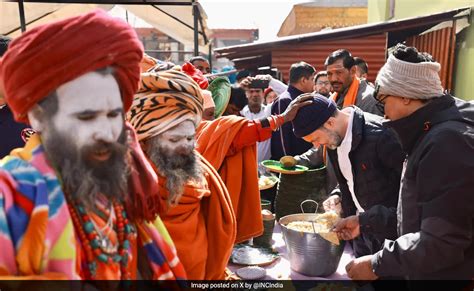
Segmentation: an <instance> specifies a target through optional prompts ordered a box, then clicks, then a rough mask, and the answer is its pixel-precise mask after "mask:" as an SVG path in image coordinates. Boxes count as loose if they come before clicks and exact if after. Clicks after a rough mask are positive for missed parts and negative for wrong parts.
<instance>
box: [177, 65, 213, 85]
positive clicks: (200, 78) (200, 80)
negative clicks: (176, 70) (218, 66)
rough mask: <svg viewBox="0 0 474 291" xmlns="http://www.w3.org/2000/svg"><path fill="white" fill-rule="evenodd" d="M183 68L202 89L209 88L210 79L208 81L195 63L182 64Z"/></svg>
mask: <svg viewBox="0 0 474 291" xmlns="http://www.w3.org/2000/svg"><path fill="white" fill-rule="evenodd" d="M181 69H182V70H183V72H184V73H185V74H186V75H188V76H190V77H191V78H192V79H193V80H194V81H195V82H196V83H197V84H198V85H199V87H200V88H201V89H207V87H208V86H209V81H207V79H206V77H204V75H203V74H202V72H201V71H199V70H198V69H196V67H195V66H193V64H191V63H189V62H186V63H184V65H183V66H181Z"/></svg>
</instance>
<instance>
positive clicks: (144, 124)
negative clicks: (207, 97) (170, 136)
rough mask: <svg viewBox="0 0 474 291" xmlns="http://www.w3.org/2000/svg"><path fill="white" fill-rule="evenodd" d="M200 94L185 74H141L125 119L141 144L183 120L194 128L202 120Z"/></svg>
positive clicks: (164, 72) (198, 89) (201, 99)
mask: <svg viewBox="0 0 474 291" xmlns="http://www.w3.org/2000/svg"><path fill="white" fill-rule="evenodd" d="M202 106H203V97H202V91H201V89H200V88H199V86H198V85H197V84H196V82H194V81H193V79H191V77H189V76H187V75H186V74H185V73H183V72H180V71H176V70H167V71H160V72H148V73H142V74H141V82H140V89H139V90H138V93H137V94H135V97H134V99H133V104H132V107H131V108H130V111H128V113H127V119H128V121H129V122H130V124H131V125H132V126H133V128H135V130H136V132H137V135H138V140H140V141H142V140H145V139H147V138H149V137H153V136H156V135H159V134H160V133H163V132H165V131H167V130H169V129H170V128H172V127H174V126H176V125H178V124H180V123H181V122H183V121H185V120H191V121H192V122H193V123H194V124H195V125H196V126H197V125H198V124H199V122H200V121H201V117H202V110H203V109H202Z"/></svg>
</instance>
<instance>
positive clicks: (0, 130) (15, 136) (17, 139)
mask: <svg viewBox="0 0 474 291" xmlns="http://www.w3.org/2000/svg"><path fill="white" fill-rule="evenodd" d="M25 128H27V125H26V124H23V123H18V122H16V121H15V120H14V119H13V114H12V112H11V111H10V108H8V106H3V107H2V108H0V159H1V158H3V157H4V156H6V155H8V154H9V153H10V151H11V150H13V149H15V148H21V147H23V146H24V145H25V142H24V141H23V139H22V138H21V132H22V130H23V129H25Z"/></svg>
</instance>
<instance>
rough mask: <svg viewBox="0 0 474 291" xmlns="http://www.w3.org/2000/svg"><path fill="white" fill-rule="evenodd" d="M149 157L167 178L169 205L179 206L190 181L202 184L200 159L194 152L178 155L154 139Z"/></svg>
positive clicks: (151, 142)
mask: <svg viewBox="0 0 474 291" xmlns="http://www.w3.org/2000/svg"><path fill="white" fill-rule="evenodd" d="M147 155H148V157H149V158H150V160H151V161H152V162H153V163H154V164H155V166H156V167H157V169H158V171H159V172H160V175H162V176H164V177H166V188H167V190H168V193H169V197H168V204H169V205H176V204H178V202H179V200H180V198H181V196H182V195H183V193H184V186H185V185H186V184H187V183H189V182H190V181H194V182H197V183H200V182H201V181H202V179H203V175H202V174H203V173H202V169H201V165H200V164H199V157H198V156H197V155H196V153H195V152H194V151H193V152H191V154H188V155H181V154H177V153H174V152H173V151H172V150H168V149H166V148H163V147H162V146H160V145H159V142H158V141H157V140H156V139H154V138H152V139H151V140H150V143H149V146H148V150H147Z"/></svg>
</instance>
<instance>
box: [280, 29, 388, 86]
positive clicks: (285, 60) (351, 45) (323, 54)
mask: <svg viewBox="0 0 474 291" xmlns="http://www.w3.org/2000/svg"><path fill="white" fill-rule="evenodd" d="M385 47H386V35H385V33H381V34H378V35H372V36H366V37H362V38H359V39H357V41H354V39H341V40H332V41H325V42H319V43H314V42H313V43H305V44H302V45H299V46H298V49H291V46H290V45H286V46H284V47H281V48H278V49H275V50H273V52H272V63H271V65H272V67H275V68H277V69H278V70H279V71H281V72H282V74H283V79H284V80H285V81H288V79H289V77H288V75H289V69H290V66H291V64H293V63H295V62H298V61H305V62H307V63H309V64H311V65H313V66H314V67H315V68H316V70H317V71H320V70H324V61H325V60H326V58H327V56H328V55H329V54H330V53H331V52H333V51H335V50H337V49H340V48H345V49H348V50H350V52H351V54H352V55H353V56H356V57H361V58H363V59H364V60H365V61H366V62H367V63H368V64H369V76H368V78H367V79H368V80H369V81H371V82H373V81H374V80H375V77H376V75H377V72H378V71H379V69H380V68H381V67H382V66H383V64H384V63H385Z"/></svg>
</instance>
